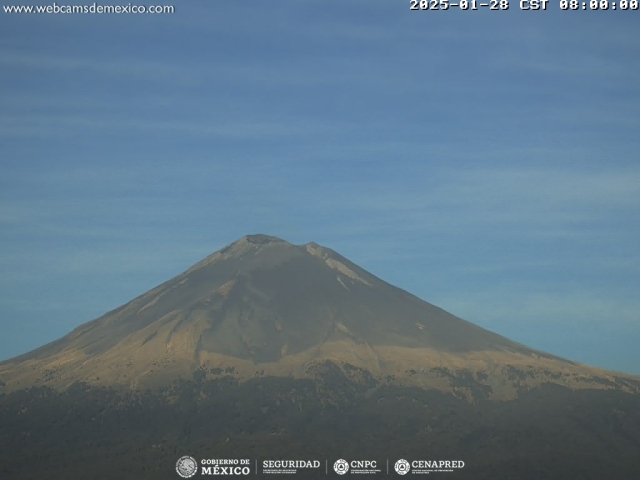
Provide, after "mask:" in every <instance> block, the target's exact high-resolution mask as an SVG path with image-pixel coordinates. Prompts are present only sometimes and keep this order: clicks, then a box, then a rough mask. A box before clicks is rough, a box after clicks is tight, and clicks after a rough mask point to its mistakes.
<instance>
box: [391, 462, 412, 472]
mask: <svg viewBox="0 0 640 480" xmlns="http://www.w3.org/2000/svg"><path fill="white" fill-rule="evenodd" d="M394 468H395V469H396V472H397V473H398V474H399V475H406V474H407V473H409V470H411V465H409V462H407V461H406V460H405V459H404V458H401V459H400V460H398V461H397V462H396V464H395V465H394Z"/></svg>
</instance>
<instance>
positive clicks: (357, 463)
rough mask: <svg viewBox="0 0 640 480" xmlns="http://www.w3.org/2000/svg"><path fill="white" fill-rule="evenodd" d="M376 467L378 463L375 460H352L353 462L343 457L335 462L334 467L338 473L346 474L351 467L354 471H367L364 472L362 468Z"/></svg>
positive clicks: (372, 468) (371, 468)
mask: <svg viewBox="0 0 640 480" xmlns="http://www.w3.org/2000/svg"><path fill="white" fill-rule="evenodd" d="M376 467H377V463H376V461H375V460H351V462H347V461H346V460H345V459H343V458H341V459H340V460H336V463H334V464H333V469H334V470H335V472H336V473H337V474H338V475H344V474H345V473H347V472H348V471H349V469H351V470H353V471H354V473H366V472H362V470H375V469H376Z"/></svg>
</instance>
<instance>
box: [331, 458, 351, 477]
mask: <svg viewBox="0 0 640 480" xmlns="http://www.w3.org/2000/svg"><path fill="white" fill-rule="evenodd" d="M333 469H334V470H335V471H336V473H337V474H338V475H344V474H345V473H347V472H348V471H349V462H347V461H346V460H344V459H342V458H341V459H340V460H336V463H334V464H333Z"/></svg>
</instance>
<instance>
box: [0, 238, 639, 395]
mask: <svg viewBox="0 0 640 480" xmlns="http://www.w3.org/2000/svg"><path fill="white" fill-rule="evenodd" d="M327 365H330V366H331V368H334V367H335V368H338V369H340V370H341V371H342V372H343V373H345V374H348V376H349V377H350V378H351V379H352V380H353V381H356V382H362V381H364V379H365V378H368V377H372V378H375V379H376V380H377V381H382V382H383V383H385V384H396V385H402V386H418V387H421V388H426V389H435V390H439V391H442V392H448V393H455V394H456V395H457V396H461V397H466V398H468V399H472V398H474V397H476V396H478V395H482V396H483V397H487V398H491V399H510V398H515V397H517V395H518V394H519V392H524V391H527V390H528V389H531V388H533V387H536V386H539V385H543V384H548V383H551V384H558V385H561V386H566V387H569V388H572V389H616V390H622V391H629V392H637V391H638V382H637V378H635V377H629V376H626V375H622V374H614V373H611V372H606V371H603V370H599V369H595V368H591V367H587V366H584V365H579V364H576V363H573V362H570V361H567V360H564V359H562V358H558V357H555V356H552V355H549V354H546V353H543V352H539V351H535V350H532V349H530V348H527V347H525V346H523V345H520V344H518V343H515V342H512V341H510V340H508V339H506V338H504V337H501V336H499V335H496V334H494V333H492V332H489V331H487V330H484V329H482V328H480V327H478V326H475V325H473V324H471V323H469V322H466V321H464V320H462V319H460V318H457V317H455V316H454V315H451V314H449V313H447V312H445V311H444V310H442V309H440V308H438V307H436V306H434V305H431V304H429V303H427V302H425V301H423V300H420V299H419V298H417V297H415V296H413V295H411V294H409V293H407V292H405V291H403V290H400V289H398V288H396V287H393V286H391V285H389V284H387V283H385V282H384V281H382V280H380V279H379V278H377V277H375V276H374V275H372V274H370V273H368V272H367V271H365V270H363V269H362V268H360V267H358V266H357V265H355V264H353V263H352V262H350V261H349V260H347V259H345V258H344V257H342V256H340V255H339V254H338V253H336V252H334V251H333V250H331V249H328V248H325V247H322V246H320V245H317V244H315V243H309V244H306V245H292V244H290V243H288V242H286V241H284V240H281V239H278V238H275V237H270V236H266V235H249V236H246V237H243V238H241V239H240V240H238V241H236V242H234V243H232V244H231V245H229V246H227V247H225V248H223V249H221V250H220V251H218V252H216V253H214V254H212V255H210V256H208V257H207V258H205V259H204V260H202V261H201V262H199V263H197V264H195V265H194V266H192V267H191V268H189V269H188V270H187V271H185V272H184V273H182V274H181V275H178V276H177V277H175V278H173V279H171V280H169V281H168V282H166V283H164V284H162V285H160V286H158V287H156V288H154V289H153V290H151V291H149V292H147V293H145V294H143V295H141V296H139V297H137V298H135V299H134V300H132V301H130V302H129V303H127V304H126V305H123V306H121V307H119V308H117V309H115V310H113V311H111V312H109V313H107V314H106V315H104V316H102V317H100V318H98V319H96V320H93V321H91V322H89V323H86V324H84V325H82V326H80V327H78V328H77V329H75V330H74V331H73V332H71V333H70V334H68V335H67V336H65V337H63V338H61V339H59V340H57V341H55V342H53V343H50V344H48V345H45V346H43V347H42V348H39V349H37V350H35V351H33V352H30V353H27V354H25V355H22V356H20V357H17V358H14V359H12V360H9V361H6V362H3V363H1V364H0V381H1V382H2V385H3V387H2V388H3V389H4V391H7V392H8V391H13V390H16V389H21V388H26V387H28V386H38V385H46V386H50V387H54V388H57V389H64V388H67V387H68V386H69V385H71V384H73V383H74V382H83V383H87V384H89V385H100V386H121V387H128V388H132V389H143V388H158V387H162V386H166V385H169V384H170V383H171V382H172V381H175V380H177V379H190V378H193V375H194V374H197V375H200V376H204V377H205V378H210V379H215V378H218V377H222V376H228V375H231V376H233V377H235V378H236V379H238V380H239V381H246V380H249V379H252V378H257V377H262V376H276V377H289V376H291V377H293V378H315V377H316V376H317V375H319V374H320V373H322V372H323V371H324V369H326V368H327Z"/></svg>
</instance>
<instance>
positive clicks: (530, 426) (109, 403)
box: [0, 374, 640, 480]
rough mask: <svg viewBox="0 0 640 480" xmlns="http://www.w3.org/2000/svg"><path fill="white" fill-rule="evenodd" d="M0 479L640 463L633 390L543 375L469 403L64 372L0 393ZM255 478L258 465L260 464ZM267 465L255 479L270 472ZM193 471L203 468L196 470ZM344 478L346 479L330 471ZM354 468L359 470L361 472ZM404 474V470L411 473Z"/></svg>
mask: <svg viewBox="0 0 640 480" xmlns="http://www.w3.org/2000/svg"><path fill="white" fill-rule="evenodd" d="M0 425H1V430H0V477H1V478H8V479H13V478H15V479H31V478H33V479H36V478H37V479H39V480H41V479H44V478H47V479H49V478H50V479H58V478H59V479H68V480H73V479H86V478H91V479H116V478H117V479H129V478H131V479H136V480H139V479H146V478H149V479H158V480H160V479H177V478H179V477H178V475H177V474H176V471H175V463H176V461H177V459H178V458H179V457H181V456H183V455H191V456H193V457H195V458H196V459H198V460H199V459H201V458H249V459H251V465H252V472H251V477H253V478H256V475H255V474H254V468H253V467H254V461H255V460H258V463H260V461H261V460H263V459H291V460H295V459H305V460H314V459H316V460H320V461H321V462H322V465H323V468H322V469H321V470H322V471H321V474H320V475H319V474H318V472H316V473H315V474H308V475H307V476H306V477H305V476H304V475H302V474H298V475H289V476H286V478H326V477H325V474H324V462H325V460H328V461H329V476H331V477H337V475H335V474H332V464H333V462H334V461H335V460H337V459H339V458H345V459H348V460H355V459H361V460H374V459H375V460H377V461H378V466H379V468H380V467H381V468H382V470H383V473H382V474H381V475H377V476H376V477H379V476H384V477H386V476H387V474H386V461H387V459H388V460H389V468H390V473H389V475H390V476H395V477H398V478H399V476H398V475H396V474H395V472H394V471H393V464H394V463H395V461H396V460H398V459H400V458H405V459H407V460H418V459H422V460H463V461H464V462H465V467H464V468H463V469H461V470H457V471H454V472H451V473H432V474H430V475H429V476H426V477H419V478H434V477H435V478H452V479H453V478H456V479H462V478H465V479H466V478H473V479H536V480H538V479H541V478H545V479H608V478H638V474H639V473H640V455H638V452H640V398H639V397H638V396H637V395H630V394H626V393H622V392H619V391H607V390H600V391H595V390H589V391H577V392H576V391H571V390H569V389H565V388H560V387H545V388H538V389H535V390H532V391H530V392H528V393H526V394H522V395H521V396H520V398H519V399H518V400H514V401H509V402H495V401H488V400H484V399H478V400H477V401H476V402H475V403H469V402H468V401H465V400H461V399H458V398H455V397H453V396H451V395H445V394H442V393H439V392H436V391H424V390H420V389H414V388H402V387H397V386H377V387H375V388H372V385H367V384H366V382H365V383H361V384H354V383H352V382H349V381H347V380H346V379H345V378H344V377H342V378H341V377H340V376H339V375H337V374H334V375H331V374H327V375H326V376H325V377H323V378H319V379H318V380H316V381H313V380H294V379H289V378H258V379H255V380H252V381H248V382H246V383H238V382H237V381H236V380H234V379H233V378H222V379H218V380H213V381H212V380H202V379H200V380H199V379H197V378H196V379H194V380H192V381H182V382H180V383H175V384H174V385H173V386H171V387H170V388H165V389H163V390H161V391H157V392H150V391H147V392H146V393H133V392H130V391H118V390H114V389H107V388H89V387H87V386H86V385H83V384H75V385H74V386H72V387H71V388H69V389H67V390H66V391H64V392H57V391H55V390H51V389H49V388H47V387H38V388H31V389H29V390H24V391H16V392H13V393H11V394H8V395H4V396H0ZM263 477H264V476H263ZM282 477H284V476H280V477H279V476H276V475H271V476H267V478H282ZM193 478H206V477H202V476H201V475H200V474H198V475H197V476H195V477H193ZM342 478H346V477H342ZM364 478H371V477H369V476H367V475H365V476H364ZM414 478H415V477H414Z"/></svg>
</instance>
